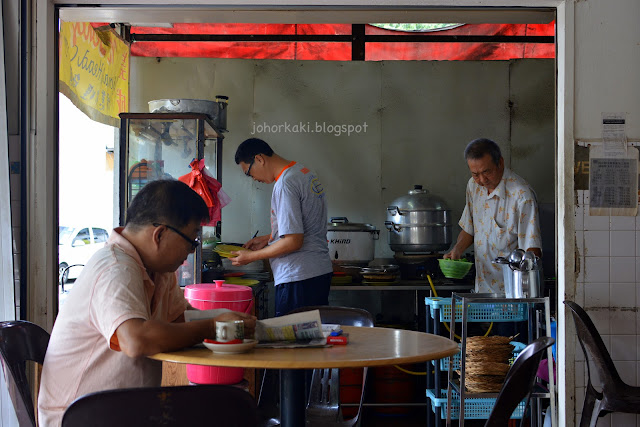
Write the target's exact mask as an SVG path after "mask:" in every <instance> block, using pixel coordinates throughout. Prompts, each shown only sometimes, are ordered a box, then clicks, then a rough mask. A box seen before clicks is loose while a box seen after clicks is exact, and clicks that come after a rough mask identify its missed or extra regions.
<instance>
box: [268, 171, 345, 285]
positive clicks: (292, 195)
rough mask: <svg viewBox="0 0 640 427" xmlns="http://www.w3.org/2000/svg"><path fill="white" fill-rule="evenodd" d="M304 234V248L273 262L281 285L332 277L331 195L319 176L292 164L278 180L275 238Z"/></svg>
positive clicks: (274, 200) (273, 208)
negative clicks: (329, 227)
mask: <svg viewBox="0 0 640 427" xmlns="http://www.w3.org/2000/svg"><path fill="white" fill-rule="evenodd" d="M287 234H303V235H304V240H303V243H302V247H301V248H300V249H298V250H297V251H295V252H291V253H288V254H284V255H281V256H279V257H275V258H271V259H270V260H269V261H270V263H271V269H272V270H273V280H274V282H275V284H276V286H277V285H280V284H282V283H290V282H297V281H300V280H306V279H311V278H312V277H317V276H321V275H323V274H327V273H331V272H332V271H333V266H332V264H331V258H330V257H329V246H328V244H327V193H326V192H325V190H324V187H323V186H322V183H321V182H320V180H319V179H318V176H317V175H316V174H315V173H314V172H313V171H311V170H309V169H308V168H306V167H304V166H303V165H301V164H300V163H296V162H291V163H289V165H287V167H286V168H284V169H283V171H282V172H281V173H280V175H279V176H278V177H277V178H276V183H275V185H274V186H273V192H272V194H271V238H270V240H269V244H271V243H274V242H277V241H278V239H280V237H281V236H284V235H287Z"/></svg>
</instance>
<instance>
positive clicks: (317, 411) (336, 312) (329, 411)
mask: <svg viewBox="0 0 640 427" xmlns="http://www.w3.org/2000/svg"><path fill="white" fill-rule="evenodd" d="M310 310H320V319H321V321H322V323H335V324H340V325H343V326H360V327H368V328H372V327H373V324H374V322H373V316H372V315H371V313H369V312H368V311H366V310H362V309H360V308H351V307H332V306H326V305H324V306H310V307H302V308H298V309H296V310H293V311H292V312H291V313H298V312H301V311H310ZM291 313H289V314H291ZM366 382H367V368H364V369H363V374H362V392H361V394H360V404H359V406H358V412H357V413H356V415H355V416H354V417H353V418H351V419H347V420H344V418H343V415H342V410H341V409H340V374H339V369H314V370H313V375H312V378H311V389H310V390H309V401H308V403H307V410H306V424H307V426H318V427H324V426H353V425H355V424H356V423H357V422H358V421H359V419H360V413H361V411H362V403H363V402H364V390H365V385H366Z"/></svg>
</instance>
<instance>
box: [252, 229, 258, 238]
mask: <svg viewBox="0 0 640 427" xmlns="http://www.w3.org/2000/svg"><path fill="white" fill-rule="evenodd" d="M258 231H260V230H256V234H254V235H253V237H252V239H255V238H256V236H257V235H258Z"/></svg>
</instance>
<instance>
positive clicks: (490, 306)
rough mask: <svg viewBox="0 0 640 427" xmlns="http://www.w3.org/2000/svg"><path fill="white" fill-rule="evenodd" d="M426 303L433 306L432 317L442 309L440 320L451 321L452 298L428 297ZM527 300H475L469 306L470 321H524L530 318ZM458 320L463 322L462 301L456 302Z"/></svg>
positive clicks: (468, 317)
mask: <svg viewBox="0 0 640 427" xmlns="http://www.w3.org/2000/svg"><path fill="white" fill-rule="evenodd" d="M424 303H425V304H426V305H428V306H429V307H431V318H432V319H435V311H434V310H435V309H439V310H440V321H441V322H450V321H451V298H440V297H426V298H425V299H424ZM527 307H528V304H527V303H526V302H473V303H469V304H468V306H467V321H468V322H523V321H525V320H528V313H527ZM455 317H456V322H462V303H458V304H456V315H455Z"/></svg>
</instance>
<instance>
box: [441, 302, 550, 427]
mask: <svg viewBox="0 0 640 427" xmlns="http://www.w3.org/2000/svg"><path fill="white" fill-rule="evenodd" d="M458 302H459V303H458ZM541 306H542V309H543V310H544V316H545V319H544V320H545V333H546V335H547V336H549V334H550V331H551V320H550V307H549V298H548V297H544V298H498V297H496V296H495V295H493V294H457V293H455V292H454V293H452V294H451V305H450V315H449V318H450V338H451V339H453V338H454V327H455V322H458V321H459V322H461V323H462V335H461V349H460V351H461V355H464V354H466V353H465V352H466V339H467V324H468V323H469V322H487V321H494V322H498V321H502V322H514V321H522V320H527V321H528V329H529V340H528V342H531V341H532V340H533V339H534V338H535V336H536V335H538V333H539V328H538V324H539V318H538V317H539V313H540V310H541ZM525 308H526V314H527V319H524V318H522V317H521V314H522V313H521V311H520V310H521V309H525ZM458 313H460V317H459V320H458V317H457V316H458ZM547 357H548V359H549V360H553V356H552V350H551V347H549V349H548V350H547ZM454 393H457V394H458V395H459V398H460V405H459V417H458V419H459V426H460V427H462V426H463V425H464V418H465V400H466V399H495V397H497V395H498V393H469V392H467V391H466V389H465V358H464V357H461V358H460V380H459V382H457V381H455V380H454V378H453V364H452V363H449V370H448V382H447V425H450V424H451V418H452V410H451V408H452V399H453V395H454ZM532 397H534V398H538V399H532V400H531V405H532V411H531V416H532V419H531V425H532V426H535V425H538V420H539V414H540V411H539V408H537V407H536V406H537V405H538V404H539V402H538V400H539V398H549V400H550V403H551V415H552V416H551V420H552V426H554V427H555V417H554V414H555V410H556V409H555V408H556V405H555V384H554V377H553V364H552V363H549V392H548V393H545V392H537V391H536V392H534V393H533V394H532ZM523 409H524V408H523ZM516 410H517V409H516Z"/></svg>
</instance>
